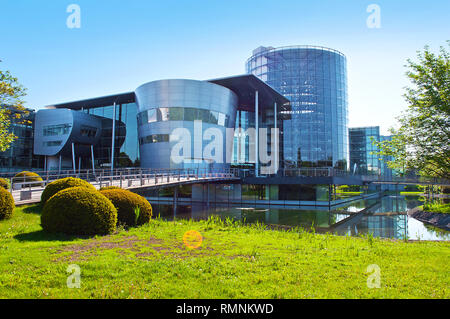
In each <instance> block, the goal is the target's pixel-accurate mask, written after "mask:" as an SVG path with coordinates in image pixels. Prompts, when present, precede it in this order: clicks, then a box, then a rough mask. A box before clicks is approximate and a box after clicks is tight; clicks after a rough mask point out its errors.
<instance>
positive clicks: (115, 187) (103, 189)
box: [100, 186, 123, 191]
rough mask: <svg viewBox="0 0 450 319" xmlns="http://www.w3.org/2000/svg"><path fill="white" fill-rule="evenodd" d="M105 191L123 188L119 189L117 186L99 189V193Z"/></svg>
mask: <svg viewBox="0 0 450 319" xmlns="http://www.w3.org/2000/svg"><path fill="white" fill-rule="evenodd" d="M107 189H123V188H120V187H119V186H105V187H101V188H100V191H105V190H107Z"/></svg>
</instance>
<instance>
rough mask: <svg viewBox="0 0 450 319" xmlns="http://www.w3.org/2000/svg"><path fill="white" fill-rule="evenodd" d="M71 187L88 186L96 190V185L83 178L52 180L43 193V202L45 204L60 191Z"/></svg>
mask: <svg viewBox="0 0 450 319" xmlns="http://www.w3.org/2000/svg"><path fill="white" fill-rule="evenodd" d="M71 187H86V188H88V189H90V190H93V191H95V190H96V189H95V187H94V186H92V185H91V184H89V183H88V182H86V181H84V180H82V179H79V178H74V177H66V178H61V179H58V180H56V181H54V182H51V183H50V184H48V185H47V186H46V187H45V189H44V191H43V192H42V195H41V204H42V205H44V204H45V203H46V202H47V201H48V200H49V199H50V197H52V196H53V195H55V194H56V193H58V192H59V191H62V190H63V189H66V188H71Z"/></svg>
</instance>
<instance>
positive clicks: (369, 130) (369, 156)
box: [349, 126, 381, 175]
mask: <svg viewBox="0 0 450 319" xmlns="http://www.w3.org/2000/svg"><path fill="white" fill-rule="evenodd" d="M373 140H375V141H379V140H380V128H379V127H378V126H372V127H355V128H350V129H349V141H350V169H351V171H352V172H353V173H354V174H358V175H380V174H381V161H379V160H378V156H377V155H376V154H374V153H375V152H376V151H377V147H376V146H375V145H373Z"/></svg>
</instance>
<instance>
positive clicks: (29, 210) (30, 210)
mask: <svg viewBox="0 0 450 319" xmlns="http://www.w3.org/2000/svg"><path fill="white" fill-rule="evenodd" d="M22 212H23V213H24V214H36V215H41V212H42V208H41V205H40V204H36V205H31V206H25V207H23V208H22Z"/></svg>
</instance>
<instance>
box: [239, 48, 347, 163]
mask: <svg viewBox="0 0 450 319" xmlns="http://www.w3.org/2000/svg"><path fill="white" fill-rule="evenodd" d="M346 64H347V61H346V57H345V56H344V55H343V54H342V53H340V52H338V51H336V50H333V49H328V48H323V47H313V46H293V47H280V48H273V47H259V48H257V49H256V50H254V51H253V55H252V56H251V57H250V58H249V59H248V60H247V63H246V69H247V73H249V74H254V75H255V76H257V77H258V78H260V79H261V80H263V81H264V82H266V83H267V84H269V85H270V86H272V87H273V88H274V89H275V90H277V91H278V92H280V93H281V94H283V95H284V96H285V97H286V98H287V99H289V100H290V101H291V109H292V110H291V111H289V113H290V114H291V118H292V119H290V120H285V121H284V124H283V125H284V130H283V141H284V166H285V168H298V167H335V168H339V169H347V168H348V161H349V153H348V127H347V126H348V107H347V105H348V102H347V65H346Z"/></svg>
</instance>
